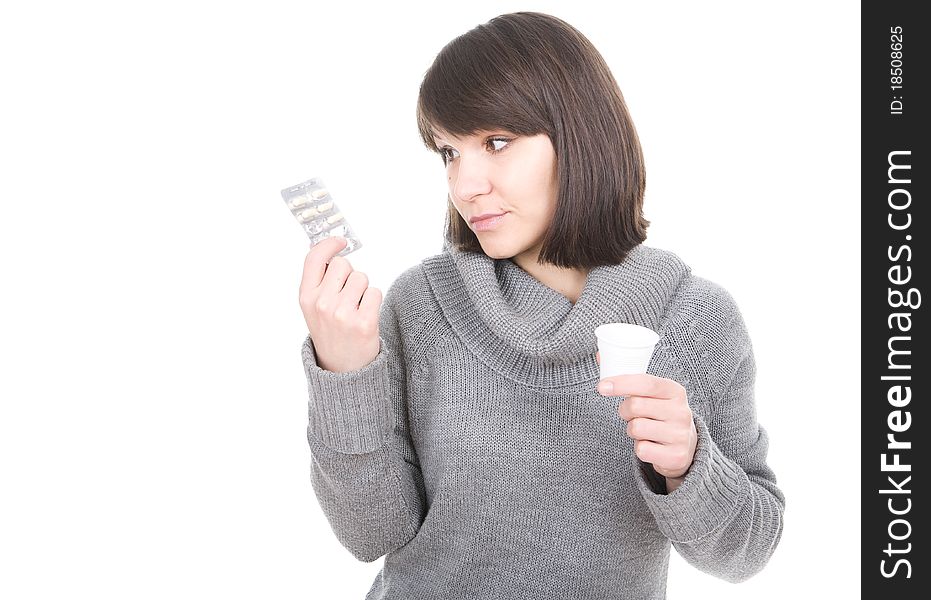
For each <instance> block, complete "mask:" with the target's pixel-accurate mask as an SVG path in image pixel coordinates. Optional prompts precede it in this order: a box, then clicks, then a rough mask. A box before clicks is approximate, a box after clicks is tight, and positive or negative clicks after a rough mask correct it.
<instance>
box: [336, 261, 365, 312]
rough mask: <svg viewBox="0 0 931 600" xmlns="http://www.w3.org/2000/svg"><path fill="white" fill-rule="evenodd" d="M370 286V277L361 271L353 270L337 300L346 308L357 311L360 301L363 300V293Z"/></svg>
mask: <svg viewBox="0 0 931 600" xmlns="http://www.w3.org/2000/svg"><path fill="white" fill-rule="evenodd" d="M368 286H369V278H368V277H367V276H366V275H365V273H362V272H361V271H352V272H351V273H349V276H348V277H346V283H345V284H344V285H343V289H342V290H340V291H339V293H338V294H337V298H338V299H337V302H338V303H339V305H340V306H341V307H344V310H351V311H353V312H356V311H358V310H359V301H360V300H362V294H363V293H364V292H365V289H366V288H367V287H368Z"/></svg>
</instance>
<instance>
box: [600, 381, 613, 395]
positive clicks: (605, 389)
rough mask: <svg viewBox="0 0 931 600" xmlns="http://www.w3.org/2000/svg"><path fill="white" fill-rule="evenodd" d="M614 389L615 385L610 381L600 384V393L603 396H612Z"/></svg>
mask: <svg viewBox="0 0 931 600" xmlns="http://www.w3.org/2000/svg"><path fill="white" fill-rule="evenodd" d="M613 389H614V384H613V383H611V382H610V381H602V382H601V383H599V384H598V391H599V392H601V393H602V394H610V393H611V390H613Z"/></svg>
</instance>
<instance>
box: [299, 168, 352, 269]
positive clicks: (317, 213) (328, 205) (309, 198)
mask: <svg viewBox="0 0 931 600" xmlns="http://www.w3.org/2000/svg"><path fill="white" fill-rule="evenodd" d="M281 197H282V198H284V201H285V204H287V205H288V209H289V210H290V211H291V214H292V215H294V218H295V219H297V222H298V223H300V224H301V227H303V228H304V232H305V233H307V237H309V238H310V242H311V245H314V244H316V243H318V242H320V241H321V240H323V239H325V238H328V237H333V236H337V235H338V236H341V237H344V238H346V241H347V244H346V247H345V248H343V249H342V250H340V251H339V253H337V254H336V256H346V255H347V254H349V253H350V252H353V251H354V250H358V249H359V248H361V247H362V242H360V241H359V238H357V237H356V234H355V233H353V231H352V227H350V226H349V222H348V221H347V220H346V218H345V217H344V216H343V213H342V212H341V211H340V210H339V208H338V207H337V206H336V204H335V203H334V202H333V198H332V197H331V196H330V192H329V191H328V190H327V187H326V185H324V183H323V180H322V179H320V178H319V177H314V178H313V179H308V180H307V181H305V182H304V183H299V184H297V185H292V186H291V187H287V188H285V189H283V190H281Z"/></svg>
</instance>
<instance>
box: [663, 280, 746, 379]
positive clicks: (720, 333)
mask: <svg viewBox="0 0 931 600" xmlns="http://www.w3.org/2000/svg"><path fill="white" fill-rule="evenodd" d="M673 306H674V308H673V311H672V314H670V315H669V319H668V321H667V323H666V328H665V329H666V331H665V332H664V336H665V337H666V339H667V340H668V341H669V343H670V344H672V345H674V346H675V347H677V348H679V349H680V351H681V353H682V354H684V357H683V358H684V359H685V361H686V362H687V363H688V364H689V365H690V366H691V368H692V369H693V371H694V375H695V376H697V377H699V378H700V379H702V380H704V381H705V383H706V385H707V386H708V387H709V389H711V390H712V391H714V392H717V393H720V392H721V390H722V389H723V388H724V387H726V385H727V384H728V383H729V381H730V379H731V377H732V376H733V374H734V373H735V372H736V370H737V368H738V367H739V366H740V365H741V364H742V363H744V361H746V360H747V359H748V358H749V359H750V360H751V361H752V356H753V351H752V344H751V341H750V335H749V332H748V331H747V327H746V324H745V323H744V319H743V316H742V315H741V312H740V308H739V307H738V306H737V302H736V300H735V299H734V296H733V295H732V294H731V293H730V292H729V291H728V290H727V289H725V288H724V287H723V286H722V285H721V284H719V283H716V282H714V281H711V280H710V279H707V278H705V277H699V276H697V275H690V276H689V277H688V278H687V280H686V281H684V282H683V285H682V286H681V288H680V290H679V293H678V294H677V298H676V299H675V301H674V302H673Z"/></svg>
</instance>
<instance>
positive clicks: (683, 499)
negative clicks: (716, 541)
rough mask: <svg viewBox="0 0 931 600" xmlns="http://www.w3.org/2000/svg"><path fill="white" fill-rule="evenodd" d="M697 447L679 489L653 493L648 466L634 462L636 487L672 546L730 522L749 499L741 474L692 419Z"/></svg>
mask: <svg viewBox="0 0 931 600" xmlns="http://www.w3.org/2000/svg"><path fill="white" fill-rule="evenodd" d="M694 420H695V429H696V431H697V432H698V444H697V446H696V448H695V458H694V459H693V461H692V466H691V467H690V468H689V470H688V472H687V473H686V474H685V478H684V479H683V480H682V483H680V484H679V487H678V488H676V489H675V490H674V491H673V492H672V493H669V494H657V493H655V492H654V491H653V490H652V489H651V487H650V484H649V474H648V473H647V470H648V469H652V465H649V464H647V463H644V462H643V461H641V460H639V459H638V460H637V461H635V466H634V469H635V470H636V471H638V472H636V473H634V478H635V479H636V480H637V487H639V488H640V493H641V494H642V495H643V498H644V500H645V501H646V504H647V507H648V508H649V509H650V512H651V513H653V517H654V518H655V519H656V525H657V527H659V530H660V531H661V532H662V533H663V535H665V536H666V537H667V538H669V539H670V540H671V541H673V542H686V543H687V542H694V541H696V540H698V539H700V538H702V537H704V536H705V535H707V534H709V533H711V532H712V531H714V530H716V529H718V528H719V527H721V526H722V525H724V524H726V523H727V522H729V521H730V520H731V518H732V517H733V515H734V514H735V513H736V512H737V510H738V509H739V508H740V506H741V505H742V504H743V503H744V501H746V499H747V498H748V497H749V495H750V479H749V478H748V477H747V474H746V473H745V472H744V470H743V469H742V468H741V467H740V465H738V464H737V463H735V462H734V461H733V460H731V459H730V458H728V457H727V456H725V455H724V453H722V452H721V450H720V449H719V448H718V446H717V444H715V443H714V440H712V439H711V434H710V433H709V432H708V427H707V426H706V425H705V422H704V420H703V419H702V418H701V417H700V416H698V415H694Z"/></svg>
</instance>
